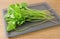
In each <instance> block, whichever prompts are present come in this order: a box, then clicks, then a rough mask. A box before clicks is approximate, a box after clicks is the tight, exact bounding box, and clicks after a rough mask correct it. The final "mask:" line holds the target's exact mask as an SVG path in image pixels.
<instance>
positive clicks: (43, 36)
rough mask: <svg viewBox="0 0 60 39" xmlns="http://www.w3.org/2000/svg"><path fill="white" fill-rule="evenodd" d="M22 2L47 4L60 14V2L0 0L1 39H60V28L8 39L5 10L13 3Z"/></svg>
mask: <svg viewBox="0 0 60 39" xmlns="http://www.w3.org/2000/svg"><path fill="white" fill-rule="evenodd" d="M21 2H27V3H28V4H34V3H41V2H47V3H48V4H50V6H51V7H52V8H53V9H54V10H55V11H56V12H57V13H58V14H60V0H0V39H60V26H55V27H50V28H46V29H43V30H38V31H35V32H31V33H27V34H24V35H21V36H16V37H13V38H8V37H7V36H6V33H5V32H6V31H5V26H4V22H3V9H5V8H7V7H8V6H9V5H10V4H12V3H21Z"/></svg>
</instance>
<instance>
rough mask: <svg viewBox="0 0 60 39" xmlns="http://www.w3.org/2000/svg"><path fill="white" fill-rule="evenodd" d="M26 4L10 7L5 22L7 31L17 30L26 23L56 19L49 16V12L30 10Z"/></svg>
mask: <svg viewBox="0 0 60 39" xmlns="http://www.w3.org/2000/svg"><path fill="white" fill-rule="evenodd" d="M27 6H28V5H27V4H26V3H21V4H18V3H17V4H11V5H10V6H9V7H8V10H7V14H6V15H5V20H6V22H7V31H12V30H15V29H16V27H17V26H16V24H17V25H20V26H21V25H22V24H23V23H25V22H26V21H28V22H37V21H40V22H42V21H44V20H47V19H52V18H54V17H53V16H51V15H49V14H50V13H48V11H47V10H34V9H29V8H28V7H27Z"/></svg>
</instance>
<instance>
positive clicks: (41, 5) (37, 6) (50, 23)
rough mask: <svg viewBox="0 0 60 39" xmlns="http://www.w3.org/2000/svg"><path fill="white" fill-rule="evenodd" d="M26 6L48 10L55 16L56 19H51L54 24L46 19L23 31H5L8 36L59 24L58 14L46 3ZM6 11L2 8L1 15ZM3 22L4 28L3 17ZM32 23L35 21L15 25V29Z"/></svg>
mask: <svg viewBox="0 0 60 39" xmlns="http://www.w3.org/2000/svg"><path fill="white" fill-rule="evenodd" d="M28 8H30V9H37V10H48V11H49V12H51V14H52V15H54V16H55V18H56V19H54V20H53V21H55V22H56V24H55V23H52V22H50V21H48V22H45V23H43V24H39V25H36V26H34V27H31V28H29V29H27V30H25V31H22V32H17V31H11V32H6V34H7V36H8V37H14V36H17V35H22V34H25V33H28V32H32V31H36V30H40V29H44V28H48V27H52V26H56V25H60V16H59V15H57V14H56V12H55V11H54V10H53V9H52V8H51V7H50V6H49V5H48V3H37V4H32V5H30V6H28ZM6 12H7V10H6V9H5V10H3V16H4V15H5V14H6ZM4 24H5V28H6V27H7V26H6V25H7V24H6V22H5V19H4ZM32 24H35V23H30V22H26V23H25V24H24V25H22V27H17V29H22V28H24V27H27V26H29V25H32ZM5 30H6V29H5Z"/></svg>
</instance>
